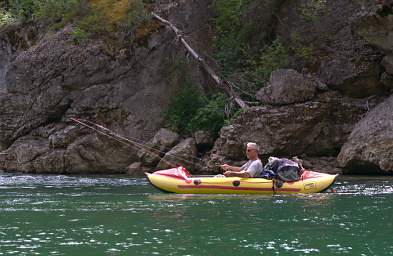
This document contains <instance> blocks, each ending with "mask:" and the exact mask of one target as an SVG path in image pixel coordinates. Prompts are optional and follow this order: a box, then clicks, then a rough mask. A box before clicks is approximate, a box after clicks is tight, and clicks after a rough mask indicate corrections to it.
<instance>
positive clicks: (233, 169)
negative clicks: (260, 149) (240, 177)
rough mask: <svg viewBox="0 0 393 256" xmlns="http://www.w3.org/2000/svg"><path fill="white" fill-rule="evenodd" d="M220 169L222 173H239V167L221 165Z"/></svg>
mask: <svg viewBox="0 0 393 256" xmlns="http://www.w3.org/2000/svg"><path fill="white" fill-rule="evenodd" d="M221 168H222V169H223V170H224V171H233V172H240V171H241V167H237V166H230V165H229V164H223V165H221Z"/></svg>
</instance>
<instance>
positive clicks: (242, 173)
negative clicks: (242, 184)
mask: <svg viewBox="0 0 393 256" xmlns="http://www.w3.org/2000/svg"><path fill="white" fill-rule="evenodd" d="M224 175H225V176H226V177H240V178H250V177H251V176H250V174H249V173H248V172H246V171H239V172H234V171H226V172H224Z"/></svg>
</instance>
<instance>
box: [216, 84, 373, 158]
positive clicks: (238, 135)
mask: <svg viewBox="0 0 393 256" xmlns="http://www.w3.org/2000/svg"><path fill="white" fill-rule="evenodd" d="M365 106H366V104H365V101H363V100H353V99H349V98H346V97H342V96H340V95H339V94H337V93H335V92H327V93H324V94H321V95H320V96H319V97H318V98H315V99H314V100H313V101H310V102H307V103H300V104H293V105H288V106H281V107H272V106H264V107H255V108H251V109H250V110H249V111H247V112H246V113H244V114H242V115H241V116H240V117H239V118H238V119H236V120H235V121H234V122H233V124H231V125H229V126H225V127H224V128H222V129H221V132H220V138H219V139H218V140H217V141H216V143H215V146H214V148H213V150H212V159H213V158H215V159H221V160H225V159H226V160H230V161H239V160H243V159H245V153H244V148H245V143H247V142H249V141H254V142H256V143H258V144H259V147H260V154H261V155H262V156H270V155H277V156H285V155H287V156H288V155H289V156H293V155H302V154H306V155H308V156H332V157H334V156H336V155H337V154H338V153H339V150H340V148H341V145H343V144H344V143H345V141H346V139H347V137H348V135H349V134H350V132H351V130H352V127H353V125H354V124H355V123H356V122H357V121H358V120H359V119H360V117H361V115H362V114H364V112H365V110H366V109H365ZM244 127H247V129H245V128H244ZM213 156H214V157H213Z"/></svg>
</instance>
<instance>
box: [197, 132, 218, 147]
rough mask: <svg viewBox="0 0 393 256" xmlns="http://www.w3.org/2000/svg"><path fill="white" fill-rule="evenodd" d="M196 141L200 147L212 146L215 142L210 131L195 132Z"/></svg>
mask: <svg viewBox="0 0 393 256" xmlns="http://www.w3.org/2000/svg"><path fill="white" fill-rule="evenodd" d="M194 138H195V142H196V145H197V147H198V148H200V149H205V148H211V147H212V146H213V144H214V139H213V136H212V134H211V133H210V132H209V131H196V132H195V133H194Z"/></svg>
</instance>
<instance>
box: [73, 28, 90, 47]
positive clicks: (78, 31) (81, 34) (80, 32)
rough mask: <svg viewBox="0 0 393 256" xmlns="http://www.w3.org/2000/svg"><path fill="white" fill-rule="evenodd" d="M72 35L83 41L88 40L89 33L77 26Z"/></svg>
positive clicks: (78, 40)
mask: <svg viewBox="0 0 393 256" xmlns="http://www.w3.org/2000/svg"><path fill="white" fill-rule="evenodd" d="M71 36H72V37H73V38H74V39H75V40H76V41H77V42H78V43H80V42H82V41H84V40H86V39H87V38H88V37H89V34H88V33H87V32H86V31H84V30H83V29H81V28H80V27H75V28H74V29H73V30H72V32H71Z"/></svg>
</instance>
